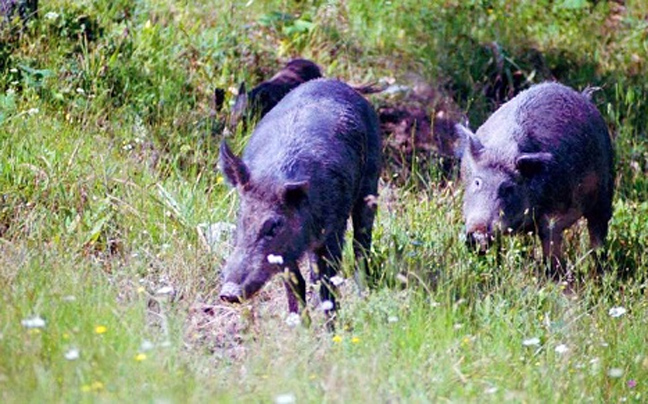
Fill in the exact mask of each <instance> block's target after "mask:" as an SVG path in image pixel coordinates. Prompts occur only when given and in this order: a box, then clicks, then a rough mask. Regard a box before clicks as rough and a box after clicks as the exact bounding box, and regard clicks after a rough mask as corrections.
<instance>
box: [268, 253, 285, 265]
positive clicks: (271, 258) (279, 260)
mask: <svg viewBox="0 0 648 404" xmlns="http://www.w3.org/2000/svg"><path fill="white" fill-rule="evenodd" d="M266 259H267V260H268V263H270V264H277V265H283V263H284V260H283V257H282V256H281V255H274V254H268V256H267V257H266Z"/></svg>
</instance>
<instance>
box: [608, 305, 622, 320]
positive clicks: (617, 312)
mask: <svg viewBox="0 0 648 404" xmlns="http://www.w3.org/2000/svg"><path fill="white" fill-rule="evenodd" d="M626 311H627V310H626V309H625V308H624V307H620V306H619V307H612V308H611V309H610V311H609V312H608V314H609V315H610V317H615V318H616V317H621V316H622V315H624V314H626Z"/></svg>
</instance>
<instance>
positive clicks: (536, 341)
mask: <svg viewBox="0 0 648 404" xmlns="http://www.w3.org/2000/svg"><path fill="white" fill-rule="evenodd" d="M522 345H524V346H538V345H540V338H538V337H533V338H527V339H525V340H524V341H522Z"/></svg>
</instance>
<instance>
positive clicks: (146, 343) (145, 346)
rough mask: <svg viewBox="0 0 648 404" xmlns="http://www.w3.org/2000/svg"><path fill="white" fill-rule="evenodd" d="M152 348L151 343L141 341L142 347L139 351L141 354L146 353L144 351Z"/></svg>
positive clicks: (153, 346)
mask: <svg viewBox="0 0 648 404" xmlns="http://www.w3.org/2000/svg"><path fill="white" fill-rule="evenodd" d="M153 348H155V345H154V344H153V343H152V342H151V341H149V340H147V339H145V340H144V341H142V345H140V349H139V350H140V351H141V352H146V351H150V350H151V349H153Z"/></svg>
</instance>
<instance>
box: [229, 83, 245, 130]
mask: <svg viewBox="0 0 648 404" xmlns="http://www.w3.org/2000/svg"><path fill="white" fill-rule="evenodd" d="M247 104H248V95H247V91H245V82H242V83H241V84H240V85H239V89H238V95H237V96H236V100H235V101H234V106H233V107H232V114H231V116H232V121H233V123H234V124H236V123H238V121H239V120H240V119H241V117H242V116H243V114H244V113H245V109H246V108H247Z"/></svg>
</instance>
